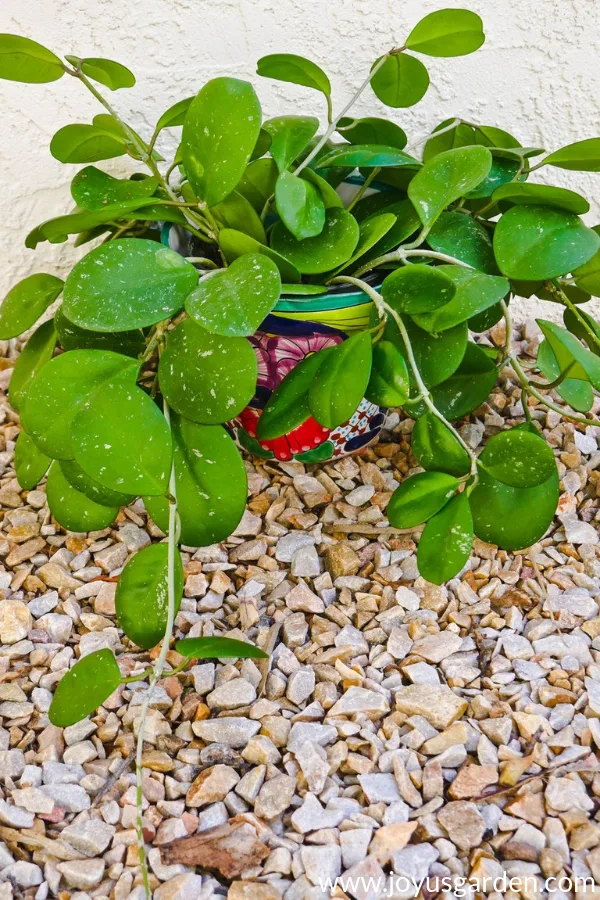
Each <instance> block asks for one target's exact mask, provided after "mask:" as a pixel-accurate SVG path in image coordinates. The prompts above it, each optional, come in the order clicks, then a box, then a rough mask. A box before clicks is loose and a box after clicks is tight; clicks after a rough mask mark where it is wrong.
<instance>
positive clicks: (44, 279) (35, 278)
mask: <svg viewBox="0 0 600 900" xmlns="http://www.w3.org/2000/svg"><path fill="white" fill-rule="evenodd" d="M62 289H63V281H62V280H61V279H60V278H56V277H55V276H54V275H44V274H41V273H40V274H39V275H29V276H28V277H27V278H23V280H22V281H19V283H18V284H15V286H14V287H12V288H11V289H10V291H9V292H8V294H7V295H6V297H5V298H4V302H3V303H2V306H1V307H0V340H7V339H8V338H12V337H16V336H17V335H18V334H22V333H23V332H24V331H27V329H28V328H31V326H32V325H34V324H35V323H36V322H37V320H38V319H39V317H40V316H41V315H42V313H43V312H45V311H46V310H47V309H48V307H49V306H50V304H51V303H54V301H55V300H56V298H57V297H58V296H59V294H60V292H61V291H62Z"/></svg>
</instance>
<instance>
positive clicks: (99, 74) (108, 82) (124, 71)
mask: <svg viewBox="0 0 600 900" xmlns="http://www.w3.org/2000/svg"><path fill="white" fill-rule="evenodd" d="M65 59H66V60H67V62H70V63H71V65H72V66H74V67H75V68H76V69H79V71H81V72H83V74H84V75H86V76H87V77H88V78H91V79H92V81H97V82H98V84H103V85H104V86H105V87H107V88H109V89H110V90H111V91H117V90H118V89H119V88H131V87H133V86H134V84H135V76H134V74H133V72H131V71H130V70H129V69H128V68H127V66H123V65H121V63H118V62H114V60H112V59H100V58H99V57H96V56H89V57H86V58H85V59H79V58H78V57H77V56H66V57H65Z"/></svg>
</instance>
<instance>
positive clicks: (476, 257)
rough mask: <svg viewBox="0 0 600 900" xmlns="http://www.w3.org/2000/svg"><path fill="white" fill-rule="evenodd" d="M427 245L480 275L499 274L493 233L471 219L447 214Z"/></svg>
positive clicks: (430, 236)
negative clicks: (483, 273)
mask: <svg viewBox="0 0 600 900" xmlns="http://www.w3.org/2000/svg"><path fill="white" fill-rule="evenodd" d="M427 243H428V244H429V246H430V247H431V249H432V250H435V251H436V252H437V253H446V254H447V255H448V256H453V257H454V258H455V259H460V260H461V262H464V263H467V265H469V266H472V267H473V268H474V269H479V271H480V272H485V273H486V274H487V275H497V274H498V266H497V265H496V260H495V259H494V251H493V249H492V239H491V236H490V233H489V231H488V230H487V228H484V227H483V225H480V224H479V222H476V221H475V219H473V218H472V217H471V216H466V215H463V214H462V213H459V212H443V213H442V214H441V215H440V217H439V218H438V219H437V221H436V222H435V223H434V225H433V227H432V229H431V231H430V232H429V234H428V235H427Z"/></svg>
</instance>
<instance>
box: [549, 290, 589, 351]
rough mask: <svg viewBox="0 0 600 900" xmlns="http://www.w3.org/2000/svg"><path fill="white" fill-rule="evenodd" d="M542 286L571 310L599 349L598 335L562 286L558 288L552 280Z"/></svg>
mask: <svg viewBox="0 0 600 900" xmlns="http://www.w3.org/2000/svg"><path fill="white" fill-rule="evenodd" d="M544 287H545V288H546V290H548V291H549V292H550V293H551V294H553V295H554V296H555V297H556V298H557V300H560V302H561V303H562V304H563V306H566V307H567V309H570V310H571V312H572V313H573V315H574V316H575V318H576V319H577V321H578V322H579V323H580V325H581V326H582V328H583V329H584V330H585V331H586V332H587V334H588V335H589V336H590V337H591V339H592V341H593V342H594V344H595V345H596V347H597V348H598V349H600V338H598V335H597V334H596V333H595V331H594V330H593V328H590V326H589V324H588V323H587V322H586V320H585V317H584V316H582V315H581V313H580V312H579V310H578V309H577V306H576V304H575V303H573V301H572V300H571V299H570V298H569V297H567V295H566V294H565V292H564V291H563V290H562V288H560V287H559V286H558V285H556V284H554V283H553V282H552V281H547V282H546V283H545V285H544Z"/></svg>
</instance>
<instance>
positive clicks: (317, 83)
mask: <svg viewBox="0 0 600 900" xmlns="http://www.w3.org/2000/svg"><path fill="white" fill-rule="evenodd" d="M256 72H257V74H258V75H262V76H263V77H264V78H275V79H276V80H277V81H289V82H291V83H292V84H300V85H303V86H304V87H309V88H313V89H314V90H315V91H320V92H321V93H322V94H325V96H326V97H329V95H330V94H331V84H330V82H329V78H328V77H327V75H326V74H325V72H324V71H323V70H322V69H321V68H319V66H317V65H316V63H314V62H311V60H310V59H305V57H303V56H296V55H295V54H294V53H271V54H270V55H269V56H263V57H261V59H259V60H258V64H257V68H256Z"/></svg>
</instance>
